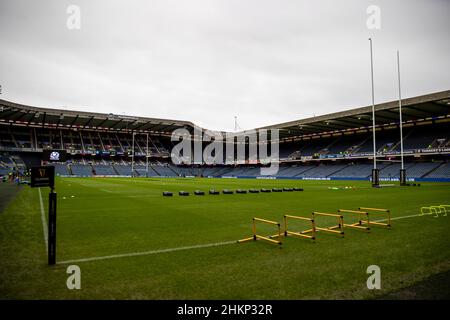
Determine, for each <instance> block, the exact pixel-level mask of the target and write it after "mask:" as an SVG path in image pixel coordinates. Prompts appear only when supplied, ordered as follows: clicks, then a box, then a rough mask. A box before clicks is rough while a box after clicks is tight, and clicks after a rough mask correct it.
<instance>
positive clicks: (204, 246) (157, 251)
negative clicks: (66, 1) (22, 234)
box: [57, 213, 430, 264]
mask: <svg viewBox="0 0 450 320" xmlns="http://www.w3.org/2000/svg"><path fill="white" fill-rule="evenodd" d="M424 215H430V214H429V213H427V214H424ZM424 215H422V214H414V215H409V216H401V217H394V218H391V220H399V219H407V218H414V217H421V216H424ZM386 220H387V219H381V220H375V221H374V222H382V221H386ZM232 243H236V241H225V242H216V243H207V244H200V245H195V246H187V247H178V248H169V249H160V250H152V251H142V252H131V253H123V254H113V255H110V256H102V257H91V258H84V259H74V260H65V261H60V262H57V264H69V263H77V262H89V261H98V260H107V259H115V258H125V257H136V256H147V255H152V254H158V253H168V252H175V251H183V250H191V249H201V248H209V247H219V246H225V245H229V244H232Z"/></svg>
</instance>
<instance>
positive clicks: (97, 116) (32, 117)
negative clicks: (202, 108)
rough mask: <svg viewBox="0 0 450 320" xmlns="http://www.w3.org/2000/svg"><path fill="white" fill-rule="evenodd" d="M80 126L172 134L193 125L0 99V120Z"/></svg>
mask: <svg viewBox="0 0 450 320" xmlns="http://www.w3.org/2000/svg"><path fill="white" fill-rule="evenodd" d="M1 122H4V123H5V122H6V123H12V124H22V125H32V126H36V125H38V126H45V127H55V128H79V129H108V130H118V131H120V130H122V131H143V132H150V133H166V134H171V133H172V131H173V130H175V129H178V128H187V129H192V128H193V126H194V124H193V123H191V122H188V121H179V120H170V119H157V118H145V117H134V116H126V115H117V114H112V113H110V114H107V113H95V112H83V111H69V110H61V109H49V108H41V107H32V106H27V105H22V104H18V103H14V102H10V101H6V100H1V99H0V123H1Z"/></svg>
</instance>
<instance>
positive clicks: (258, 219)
mask: <svg viewBox="0 0 450 320" xmlns="http://www.w3.org/2000/svg"><path fill="white" fill-rule="evenodd" d="M253 220H256V221H261V222H265V223H270V224H275V225H278V224H279V223H278V222H276V221H270V220H266V219H261V218H253Z"/></svg>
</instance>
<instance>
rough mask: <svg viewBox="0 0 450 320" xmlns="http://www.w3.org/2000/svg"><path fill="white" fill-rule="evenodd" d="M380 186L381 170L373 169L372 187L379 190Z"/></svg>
mask: <svg viewBox="0 0 450 320" xmlns="http://www.w3.org/2000/svg"><path fill="white" fill-rule="evenodd" d="M379 186H380V170H379V169H372V187H375V188H378V187H379Z"/></svg>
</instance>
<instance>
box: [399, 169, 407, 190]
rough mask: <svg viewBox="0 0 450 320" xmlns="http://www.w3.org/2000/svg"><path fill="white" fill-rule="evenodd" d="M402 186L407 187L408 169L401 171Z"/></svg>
mask: <svg viewBox="0 0 450 320" xmlns="http://www.w3.org/2000/svg"><path fill="white" fill-rule="evenodd" d="M400 185H401V186H406V169H400Z"/></svg>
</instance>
